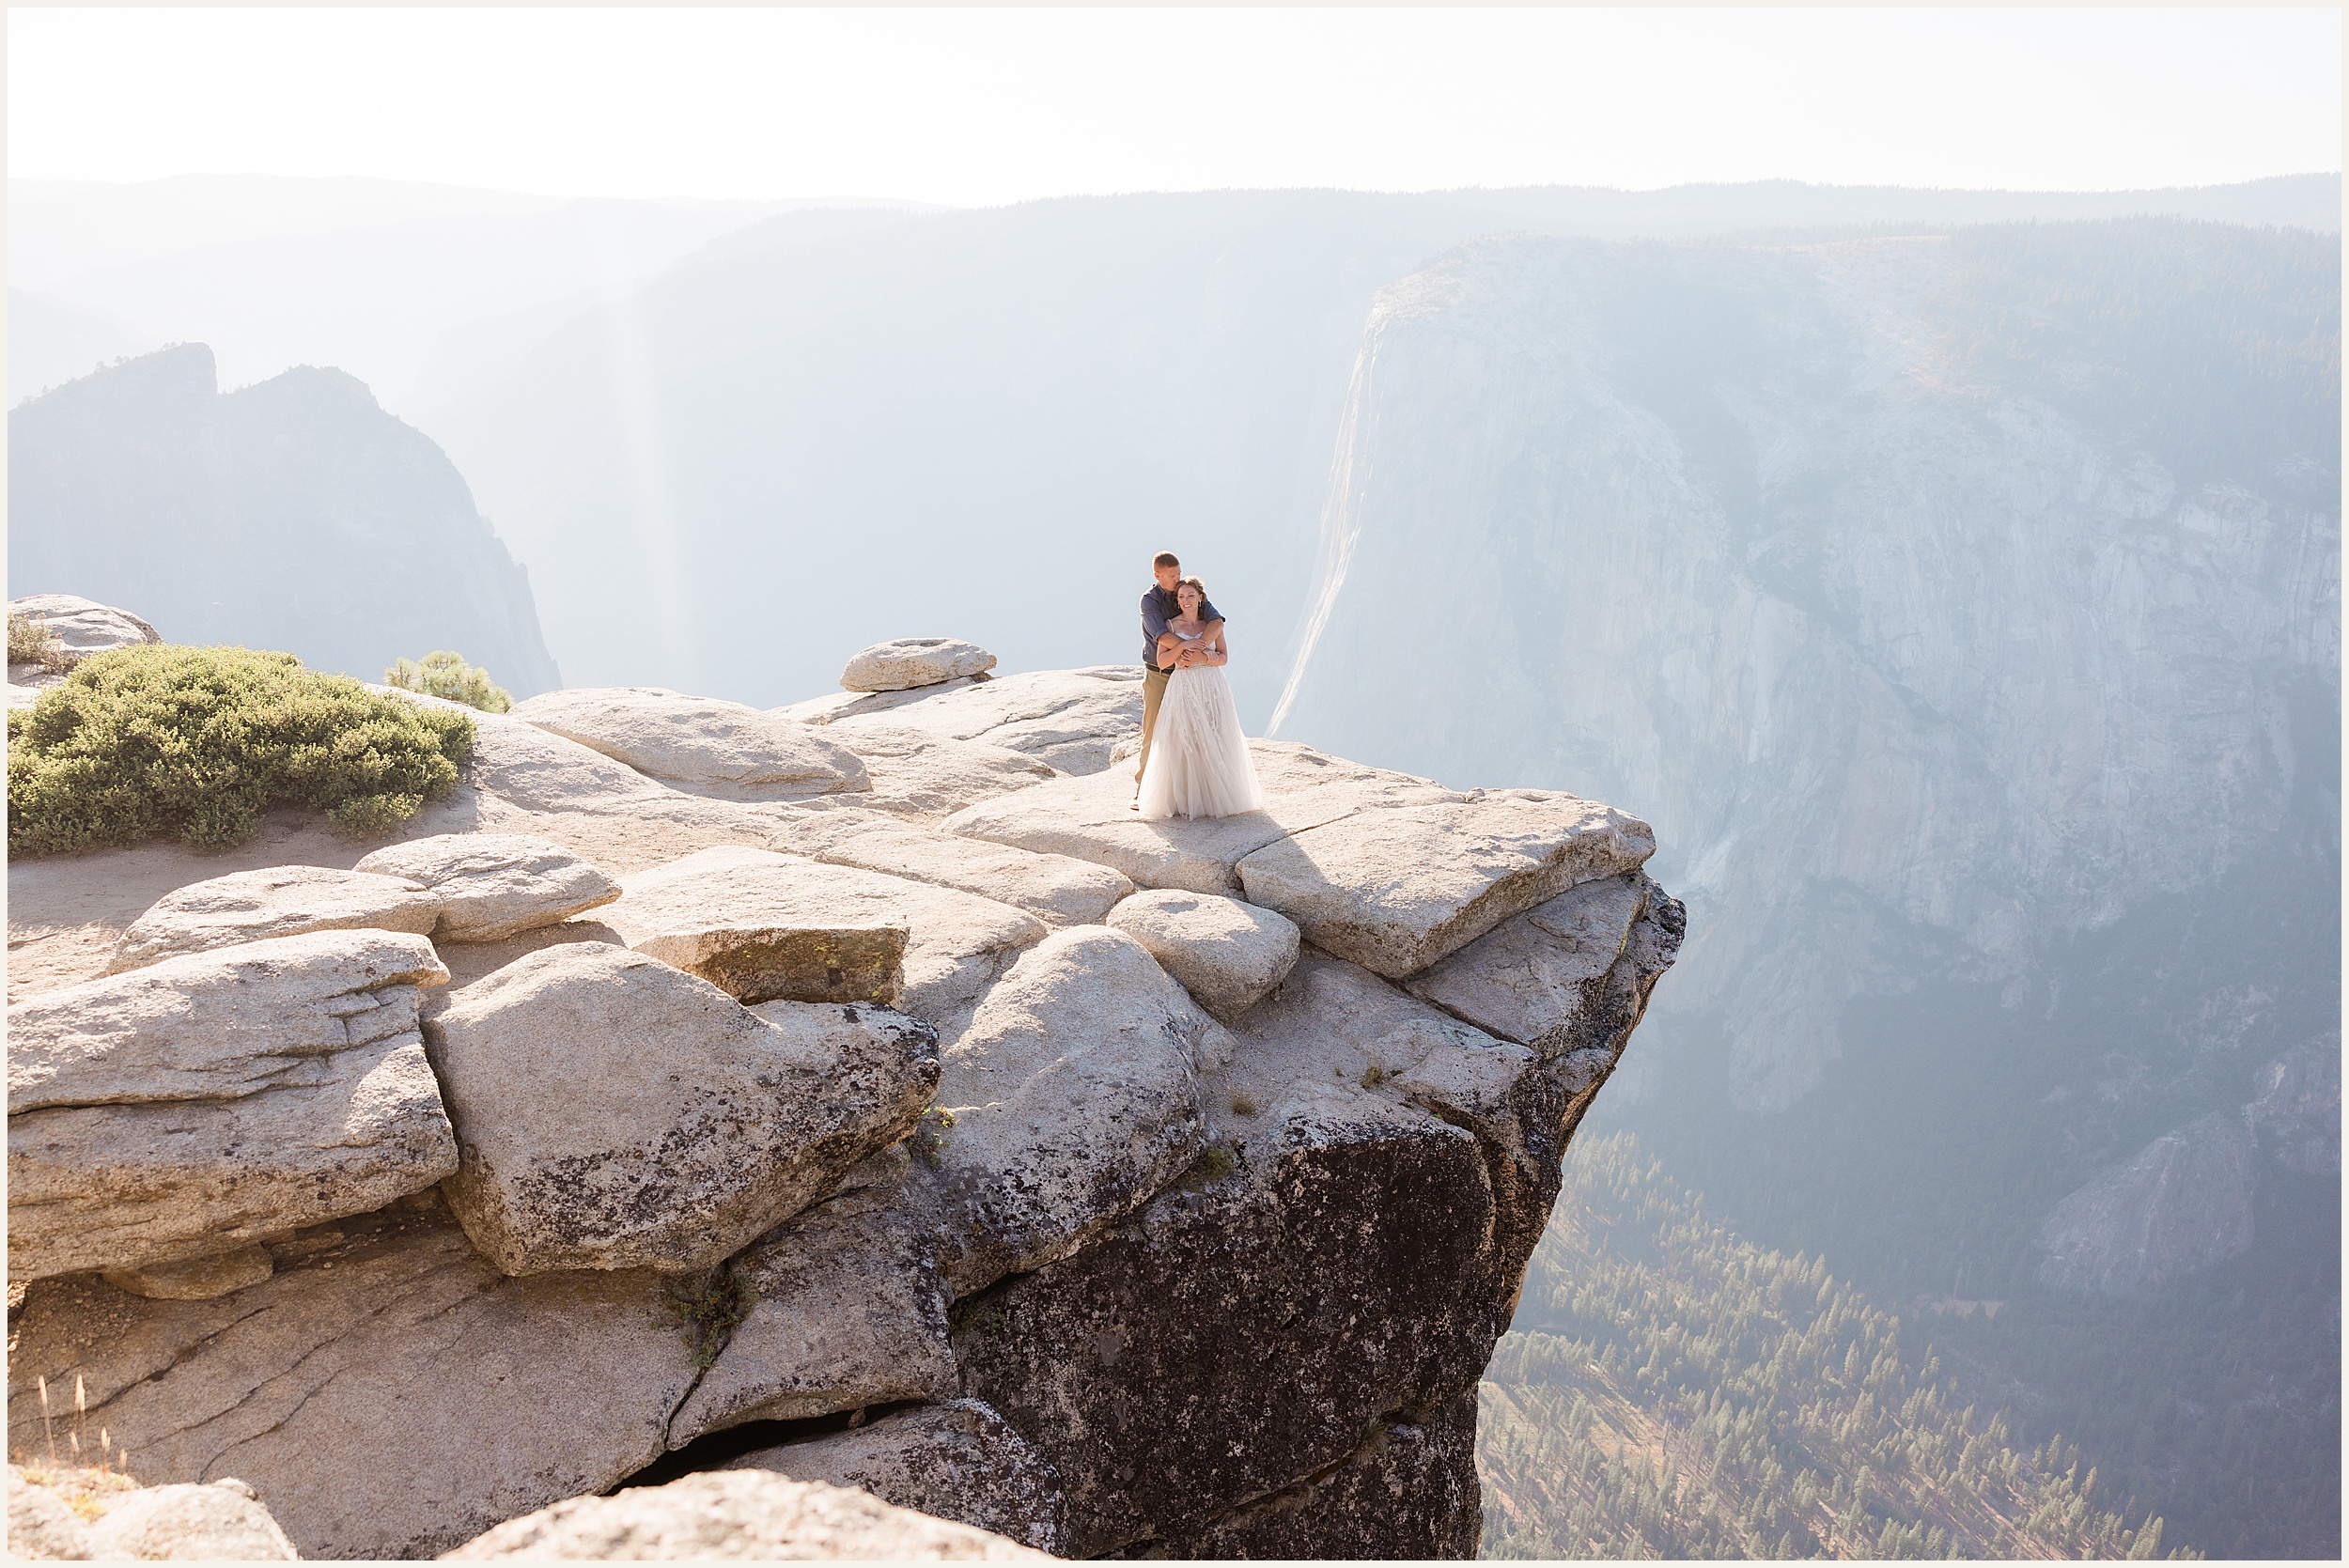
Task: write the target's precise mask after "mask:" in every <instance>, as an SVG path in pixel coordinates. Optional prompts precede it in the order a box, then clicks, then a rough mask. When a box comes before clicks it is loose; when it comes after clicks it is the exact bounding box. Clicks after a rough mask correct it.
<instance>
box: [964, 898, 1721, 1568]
mask: <svg viewBox="0 0 2349 1568" xmlns="http://www.w3.org/2000/svg"><path fill="white" fill-rule="evenodd" d="M1682 920H1683V916H1682V913H1681V910H1680V907H1679V905H1678V903H1677V901H1675V900H1672V899H1670V898H1667V897H1664V896H1662V895H1661V894H1660V893H1659V894H1657V896H1656V897H1655V898H1654V899H1653V900H1652V901H1651V907H1650V908H1649V909H1648V910H1647V911H1646V913H1645V914H1643V916H1642V917H1641V921H1640V923H1639V924H1638V925H1637V926H1636V927H1635V929H1634V933H1633V937H1632V939H1631V940H1630V941H1628V942H1627V943H1626V949H1625V952H1624V955H1623V956H1622V957H1621V958H1619V959H1618V960H1617V963H1616V966H1615V968H1614V970H1612V971H1611V972H1610V976H1609V984H1608V986H1606V987H1605V992H1606V994H1607V996H1608V997H1609V998H1610V1009H1609V1023H1610V1027H1609V1028H1607V1029H1605V1030H1600V1029H1599V1028H1598V1026H1597V1025H1596V1024H1594V1032H1595V1033H1597V1034H1598V1035H1599V1037H1600V1038H1601V1039H1602V1040H1603V1041H1604V1043H1605V1045H1606V1046H1607V1048H1608V1049H1607V1061H1606V1063H1605V1067H1604V1068H1603V1069H1601V1070H1599V1071H1598V1072H1597V1073H1596V1076H1595V1077H1593V1078H1591V1079H1588V1080H1587V1081H1579V1079H1580V1077H1581V1074H1582V1073H1583V1072H1585V1071H1588V1068H1587V1067H1586V1066H1585V1064H1584V1063H1582V1062H1581V1061H1579V1060H1578V1059H1576V1058H1570V1057H1560V1058H1556V1059H1552V1060H1551V1061H1548V1062H1538V1063H1534V1064H1532V1065H1529V1066H1527V1067H1525V1068H1523V1069H1522V1070H1518V1071H1516V1072H1515V1073H1514V1074H1513V1075H1512V1076H1509V1077H1507V1078H1505V1079H1502V1080H1501V1081H1502V1083H1503V1085H1504V1087H1503V1089H1502V1092H1501V1094H1499V1095H1498V1096H1495V1097H1493V1098H1492V1099H1490V1100H1489V1101H1487V1102H1486V1103H1482V1104H1476V1103H1470V1104H1448V1103H1444V1101H1443V1100H1441V1099H1439V1098H1438V1097H1437V1095H1438V1094H1439V1093H1441V1090H1440V1088H1439V1085H1438V1083H1437V1081H1435V1080H1436V1078H1437V1075H1435V1074H1434V1073H1432V1072H1431V1071H1430V1070H1429V1069H1428V1068H1427V1067H1426V1066H1425V1065H1422V1066H1420V1067H1418V1068H1414V1069H1412V1070H1411V1071H1409V1072H1406V1073H1401V1074H1397V1075H1394V1076H1393V1077H1392V1079H1387V1080H1385V1081H1381V1082H1378V1083H1377V1085H1376V1087H1373V1088H1371V1089H1368V1090H1365V1091H1363V1092H1361V1093H1358V1094H1353V1095H1352V1096H1351V1101H1350V1105H1349V1107H1348V1109H1347V1110H1345V1111H1343V1112H1336V1113H1333V1112H1332V1111H1331V1110H1329V1109H1328V1102H1327V1101H1326V1099H1325V1100H1320V1101H1315V1102H1313V1103H1312V1104H1311V1105H1310V1106H1306V1105H1303V1104H1301V1103H1300V1104H1299V1108H1298V1109H1297V1110H1293V1111H1292V1112H1291V1113H1290V1114H1289V1115H1288V1116H1287V1117H1286V1118H1285V1119H1283V1120H1281V1121H1279V1122H1277V1123H1275V1125H1274V1126H1273V1127H1272V1128H1271V1129H1270V1130H1269V1131H1268V1133H1265V1134H1253V1135H1252V1134H1249V1133H1244V1132H1239V1131H1237V1130H1231V1129H1230V1128H1227V1129H1226V1131H1225V1137H1224V1140H1223V1141H1222V1142H1221V1143H1220V1144H1219V1147H1228V1148H1229V1149H1230V1150H1231V1151H1232V1153H1231V1155H1230V1158H1231V1159H1232V1161H1233V1168H1232V1170H1231V1171H1230V1172H1229V1173H1227V1174H1225V1175H1223V1176H1222V1177H1221V1179H1215V1177H1214V1162H1213V1161H1212V1160H1211V1159H1203V1161H1202V1163H1201V1165H1200V1166H1197V1167H1194V1168H1193V1174H1192V1177H1191V1179H1190V1180H1187V1181H1186V1182H1184V1183H1182V1184H1179V1185H1178V1186H1177V1187H1175V1188H1174V1189H1172V1190H1170V1191H1168V1192H1165V1193H1163V1194H1161V1195H1160V1196H1159V1197H1158V1198H1157V1199H1155V1200H1153V1201H1152V1202H1151V1203H1150V1204H1149V1205H1148V1206H1147V1207H1145V1208H1144V1209H1143V1211H1142V1213H1141V1214H1140V1215H1139V1216H1138V1217H1137V1218H1136V1219H1134V1220H1132V1221H1130V1222H1128V1224H1126V1225H1124V1226H1122V1227H1120V1228H1118V1229H1117V1230H1116V1231H1114V1232H1112V1234H1110V1236H1109V1237H1108V1238H1107V1239H1105V1240H1103V1241H1101V1242H1099V1243H1097V1244H1096V1245H1094V1246H1093V1247H1090V1248H1088V1249H1087V1250H1084V1251H1083V1252H1081V1253H1080V1254H1078V1255H1077V1256H1076V1257H1074V1258H1071V1259H1069V1260H1067V1261H1066V1262H1064V1263H1059V1264H1055V1265H1050V1266H1048V1267H1045V1268H1040V1269H1037V1270H1035V1271H1034V1272H1033V1273H1029V1274H1023V1275H1019V1276H1016V1277H1014V1278H1012V1279H1011V1280H1009V1281H1004V1282H1003V1283H1002V1284H1000V1285H998V1286H996V1287H995V1288H994V1289H992V1290H989V1291H987V1292H984V1293H982V1294H980V1295H978V1296H972V1297H968V1298H966V1299H964V1300H963V1301H961V1302H958V1303H957V1306H956V1309H955V1311H954V1313H953V1323H954V1328H955V1336H954V1338H955V1353H956V1358H957V1361H958V1363H959V1364H960V1366H961V1369H962V1376H963V1386H964V1389H965V1390H966V1391H967V1392H969V1393H970V1394H972V1396H974V1397H976V1398H980V1399H984V1400H986V1401H988V1403H989V1404H991V1405H994V1406H995V1407H996V1408H997V1409H999V1410H1001V1411H1002V1412H1003V1416H1004V1418H1005V1419H1006V1420H1008V1421H1010V1422H1011V1423H1012V1424H1013V1425H1014V1426H1016V1427H1018V1428H1019V1430H1020V1432H1021V1433H1023V1434H1024V1435H1025V1436H1027V1438H1028V1439H1029V1441H1030V1442H1032V1443H1034V1445H1035V1446H1036V1447H1037V1448H1038V1449H1040V1450H1041V1451H1043V1452H1044V1453H1045V1454H1046V1455H1047V1456H1048V1457H1049V1458H1050V1460H1051V1462H1052V1463H1053V1465H1054V1466H1055V1467H1057V1468H1058V1470H1059V1472H1060V1476H1061V1482H1062V1485H1063V1486H1064V1488H1065V1489H1066V1495H1067V1501H1068V1547H1067V1549H1068V1550H1069V1551H1070V1552H1071V1553H1072V1555H1076V1556H1080V1557H1083V1556H1097V1555H1104V1554H1110V1553H1120V1552H1123V1553H1126V1554H1128V1555H1171V1556H1255V1555H1263V1556H1272V1557H1305V1558H1311V1557H1354V1556H1384V1555H1396V1556H1473V1555H1474V1552H1475V1547H1476V1543H1477V1538H1478V1533H1479V1530H1480V1529H1481V1525H1480V1523H1479V1518H1478V1510H1477V1503H1476V1497H1477V1486H1476V1478H1475V1473H1474V1466H1473V1462H1472V1459H1473V1455H1472V1451H1473V1448H1474V1427H1475V1421H1474V1411H1473V1405H1472V1400H1473V1397H1474V1390H1475V1383H1476V1378H1477V1375H1478V1374H1479V1373H1481V1372H1482V1371H1483V1369H1484V1366H1485V1364H1486V1360H1487V1359H1489V1358H1490V1356H1491V1353H1492V1346H1493V1343H1494V1342H1495V1341H1496V1340H1498V1339H1499V1337H1500V1335H1501V1331H1502V1330H1503V1329H1504V1328H1506V1327H1507V1326H1508V1320H1509V1314H1510V1312H1511V1310H1512V1309H1513V1308H1514V1307H1515V1305H1516V1298H1517V1288H1518V1285H1519V1283H1520V1282H1521V1281H1522V1280H1523V1278H1524V1271H1525V1265H1526V1262H1527V1260H1528V1258H1530V1257H1531V1256H1532V1248H1533V1245H1534V1243H1535V1242H1536V1241H1537V1240H1538V1239H1539V1238H1540V1235H1541V1231H1542V1227H1543V1225H1544V1223H1545V1222H1546V1221H1547V1219H1548V1214H1549V1205H1550V1203H1551V1202H1552V1201H1553V1200H1554V1199H1555V1198H1556V1196H1557V1192H1558V1185H1559V1174H1558V1161H1559V1157H1560V1156H1561V1155H1562V1154H1563V1149H1564V1142H1565V1139H1566V1137H1567V1136H1568V1134H1569V1133H1570V1130H1571V1128H1572V1126H1573V1125H1574V1124H1575V1123H1576V1122H1578V1121H1579V1119H1580V1116H1581V1113H1582V1112H1583V1111H1584V1110H1586V1109H1587V1108H1588V1107H1589V1105H1590V1103H1591V1101H1592V1100H1593V1099H1594V1098H1595V1096H1596V1094H1597V1092H1598V1089H1599V1086H1600V1084H1601V1083H1602V1082H1603V1081H1604V1078H1605V1074H1606V1071H1608V1070H1611V1068H1612V1065H1613V1063H1614V1061H1615V1060H1616V1059H1617V1058H1619V1057H1620V1055H1621V1052H1622V1048H1623V1047H1624V1045H1625V1044H1626V1042H1627V1041H1628V1039H1629V1037H1630V1033H1631V1031H1632V1029H1633V1028H1634V1027H1635V1026H1636V1025H1637V1024H1638V1022H1639V1018H1640V1015H1641V1011H1642V1010H1643V1009H1644V1006H1645V1003H1646V1001H1647V997H1648V994H1649V992H1650V991H1652V990H1653V988H1654V986H1655V984H1656V980H1657V976H1658V975H1659V974H1661V973H1662V971H1663V969H1664V967H1665V966H1666V965H1668V964H1669V963H1670V962H1671V957H1672V952H1673V950H1674V949H1675V948H1676V946H1677V942H1678V937H1679V931H1680V926H1681V924H1682ZM1321 962H1322V963H1324V964H1326V963H1328V962H1329V960H1327V959H1323V960H1321ZM1357 972H1359V971H1357ZM1364 978H1365V979H1366V978H1367V977H1364ZM1371 984H1376V983H1375V982H1371ZM1398 1000H1399V999H1398ZM1282 1006H1283V999H1278V998H1276V1000H1275V1001H1272V1002H1269V1003H1268V1004H1267V1007H1266V1009H1265V1010H1263V1011H1264V1012H1269V1013H1272V1014H1274V1015H1276V1016H1275V1017H1269V1018H1268V1017H1263V1016H1262V1015H1261V1013H1260V1015H1259V1016H1257V1017H1252V1019H1251V1020H1250V1021H1249V1024H1248V1025H1246V1026H1244V1027H1243V1029H1242V1030H1241V1031H1240V1037H1241V1047H1240V1058H1241V1065H1242V1066H1245V1064H1246V1063H1247V1061H1248V1058H1249V1056H1250V1053H1251V1052H1252V1050H1254V1051H1260V1052H1269V1051H1271V1050H1274V1049H1276V1048H1277V1042H1278V1041H1279V1039H1280V1037H1281V1035H1282V1032H1283V1028H1282V1020H1280V1019H1279V1018H1278V1017H1277V1014H1278V1012H1279V1010H1280V1008H1281V1007H1282ZM1382 1021H1383V1020H1382ZM1486 1046H1488V1047H1492V1048H1493V1052H1494V1053H1495V1054H1497V1053H1498V1052H1499V1051H1500V1050H1501V1049H1516V1048H1505V1047H1501V1046H1499V1045H1497V1044H1496V1043H1494V1042H1491V1041H1489V1040H1487V1041H1486ZM1464 1054H1465V1053H1464ZM1578 1054H1579V1053H1578ZM1473 1059H1474V1058H1473V1055H1472V1054H1470V1060H1473ZM1314 1070H1315V1071H1316V1072H1318V1070H1319V1069H1318V1065H1317V1063H1316V1064H1315V1068H1314ZM1371 1076H1372V1075H1370V1074H1367V1073H1366V1074H1365V1075H1364V1077H1365V1078H1369V1077H1371ZM1332 1081H1333V1083H1334V1084H1335V1085H1337V1086H1339V1087H1342V1088H1346V1089H1354V1088H1357V1087H1359V1086H1358V1085H1356V1084H1355V1083H1354V1080H1353V1079H1351V1078H1350V1077H1343V1078H1337V1079H1333V1080H1332ZM1398 1089H1399V1090H1400V1091H1401V1093H1400V1094H1393V1093H1390V1091H1394V1090H1398ZM1325 1093H1328V1092H1327V1091H1325ZM1406 1095H1408V1096H1409V1097H1408V1098H1407V1097H1405V1096H1406ZM1449 1098H1451V1099H1454V1100H1458V1101H1468V1100H1470V1098H1471V1096H1469V1095H1465V1094H1453V1095H1450V1096H1449ZM1414 1102H1417V1103H1414ZM1279 1109H1280V1108H1278V1107H1275V1108H1274V1110H1273V1112H1272V1113H1271V1114H1267V1115H1265V1116H1264V1117H1262V1118H1261V1120H1262V1121H1265V1122H1274V1118H1275V1116H1276V1115H1277V1114H1278V1111H1279ZM1235 1126H1237V1124H1235ZM1455 1428H1456V1429H1457V1433H1456V1435H1455ZM1382 1434H1383V1435H1384V1436H1381V1435H1382ZM1396 1434H1407V1436H1396ZM1324 1472H1327V1473H1326V1474H1324ZM1389 1481H1392V1482H1394V1483H1395V1484H1394V1485H1393V1486H1390V1485H1389V1484H1387V1483H1388V1482H1389ZM1276 1499H1285V1500H1284V1501H1279V1502H1277V1504H1276Z"/></svg>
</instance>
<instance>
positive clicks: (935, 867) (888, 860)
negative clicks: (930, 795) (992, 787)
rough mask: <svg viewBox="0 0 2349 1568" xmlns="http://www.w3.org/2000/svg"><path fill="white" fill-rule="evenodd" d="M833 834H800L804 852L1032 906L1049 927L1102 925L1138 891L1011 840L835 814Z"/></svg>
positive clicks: (1103, 871)
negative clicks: (991, 839)
mask: <svg viewBox="0 0 2349 1568" xmlns="http://www.w3.org/2000/svg"><path fill="white" fill-rule="evenodd" d="M829 815H831V816H832V818H834V819H835V821H836V824H837V825H836V827H834V828H833V830H832V831H830V832H823V831H820V830H818V831H802V832H801V833H799V834H797V835H795V837H796V838H797V841H798V842H797V843H795V844H794V845H793V847H795V848H799V847H800V846H801V845H804V846H806V847H804V848H801V853H803V854H806V855H807V856H809V857H810V858H811V859H814V860H818V861H822V862H825V863H827V864H829V865H849V866H855V867H858V868H859V869H861V870H864V871H878V872H880V873H882V874H883V875H885V876H890V877H904V878H905V879H906V880H908V881H913V882H928V883H932V884H934V885H935V886H938V887H941V888H957V889H959V890H960V891H962V892H964V893H977V894H978V895H979V896H980V897H982V898H991V899H993V900H995V902H997V903H999V904H1008V905H1011V906H1012V907H1013V908H1019V909H1025V910H1027V911H1028V912H1029V913H1030V914H1032V915H1034V916H1035V917H1036V918H1037V919H1039V920H1041V921H1043V922H1044V923H1045V924H1048V925H1097V924H1100V922H1101V919H1102V917H1103V916H1105V915H1107V914H1108V913H1109V912H1110V910H1111V909H1112V908H1113V907H1114V906H1115V905H1116V904H1117V902H1118V900H1120V899H1122V898H1124V897H1126V896H1127V895H1128V893H1132V892H1133V891H1134V885H1133V883H1132V882H1130V881H1128V880H1127V878H1126V877H1125V876H1124V875H1123V874H1121V873H1119V872H1115V871H1112V870H1111V869H1110V868H1109V867H1107V866H1104V865H1095V864H1093V863H1092V862H1089V861H1080V860H1075V859H1073V858H1071V857H1069V856H1066V855H1039V854H1036V853H1035V852H1034V851H1033V850H1027V849H1015V848H1013V847H1011V846H1009V845H1002V844H989V843H987V842H986V841H984V840H981V839H972V838H965V837H963V836H961V835H960V834H957V833H943V832H935V831H931V830H929V829H926V828H915V827H910V826H908V825H905V824H902V823H891V822H874V821H869V820H867V821H863V822H859V821H856V820H853V819H850V818H849V817H848V814H846V813H832V814H829Z"/></svg>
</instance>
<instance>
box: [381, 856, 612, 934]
mask: <svg viewBox="0 0 2349 1568" xmlns="http://www.w3.org/2000/svg"><path fill="white" fill-rule="evenodd" d="M367 872H373V873H375V874H377V875H379V876H383V877H400V878H403V879H405V880H407V881H409V882H412V883H414V884H415V885H417V886H418V887H421V888H424V889H425V890H427V891H428V893H431V895H432V896H433V897H434V898H435V899H436V900H438V901H439V905H440V911H441V916H440V921H439V923H438V924H436V925H434V926H433V927H432V936H433V937H434V938H435V939H437V940H440V941H444V942H494V941H503V940H505V939H506V938H508V937H517V936H520V935H521V933H523V932H524V931H529V930H534V929H536V928H537V927H538V926H541V925H552V924H554V923H555V922H557V921H563V920H568V919H570V917H571V916H573V915H576V914H581V913H583V912H585V911H586V910H589V909H593V908H599V907H600V906H602V905H605V904H609V903H611V902H612V901H613V900H614V899H615V898H617V897H619V896H620V884H619V883H618V882H617V881H616V880H614V877H612V876H611V874H610V873H608V872H606V871H605V870H603V868H602V867H600V866H596V865H590V864H589V863H588V862H585V861H583V860H582V859H580V857H579V856H577V855H575V854H573V853H571V852H570V851H569V850H568V849H566V848H564V847H563V846H561V845H559V844H551V843H549V842H548V841H547V840H545V839H542V838H532V837H529V836H528V835H526V834H521V833H439V834H435V835H434V836H432V837H430V838H419V839H412V840H410V841H409V842H408V843H406V844H396V845H393V846H391V847H390V848H388V849H378V850H377V851H375V853H373V854H371V855H369V856H367V857H366V859H365V860H363V861H361V862H359V864H358V866H357V867H356V868H355V870H354V873H353V874H354V875H357V874H361V873H367Z"/></svg>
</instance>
